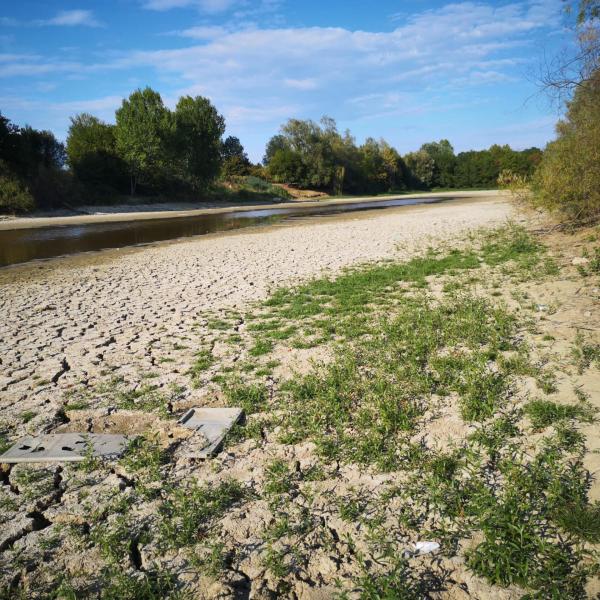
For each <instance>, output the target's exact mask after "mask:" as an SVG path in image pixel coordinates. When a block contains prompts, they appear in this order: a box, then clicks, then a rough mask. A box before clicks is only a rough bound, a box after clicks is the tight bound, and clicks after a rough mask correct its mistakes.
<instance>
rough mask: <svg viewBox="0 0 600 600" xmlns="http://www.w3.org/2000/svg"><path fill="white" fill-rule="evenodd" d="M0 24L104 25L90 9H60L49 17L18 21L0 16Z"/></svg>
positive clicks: (21, 25) (38, 25)
mask: <svg viewBox="0 0 600 600" xmlns="http://www.w3.org/2000/svg"><path fill="white" fill-rule="evenodd" d="M0 25H2V26H4V27H31V26H33V27H46V26H52V27H104V24H103V23H102V22H101V21H99V20H98V19H96V17H95V16H94V13H93V11H91V10H80V9H78V10H62V11H60V12H58V13H57V14H56V15H55V16H54V17H51V18H49V19H35V20H33V21H18V20H17V19H13V18H10V17H0Z"/></svg>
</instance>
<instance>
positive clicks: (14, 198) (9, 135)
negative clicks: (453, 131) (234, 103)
mask: <svg viewBox="0 0 600 600" xmlns="http://www.w3.org/2000/svg"><path fill="white" fill-rule="evenodd" d="M541 160H542V151H541V150H540V149H538V148H529V149H527V150H523V151H517V150H513V149H511V148H510V147H509V146H499V145H493V146H491V147H490V148H489V149H488V150H478V151H469V152H460V153H458V154H456V153H455V152H454V149H453V147H452V145H451V144H450V142H449V141H448V140H440V141H439V142H431V143H427V144H423V146H421V148H420V149H419V150H417V151H415V152H410V153H408V154H406V155H404V156H402V155H400V153H399V152H398V151H397V150H396V149H395V148H393V147H392V146H391V145H390V144H388V143H387V142H386V141H385V140H375V139H372V138H368V139H367V140H365V142H364V143H363V144H361V145H358V144H357V143H356V140H355V138H354V137H353V136H352V135H351V133H350V132H349V131H346V132H344V133H340V132H339V131H338V129H337V126H336V123H335V121H334V120H333V119H331V118H328V117H323V118H322V119H321V121H320V122H319V123H316V122H314V121H310V120H298V119H290V120H289V121H288V122H287V123H285V124H284V125H283V126H282V127H281V129H280V132H279V133H278V134H277V135H274V136H273V137H272V138H271V139H270V140H269V142H268V144H267V147H266V151H265V156H264V159H263V162H262V164H252V163H251V161H250V160H249V159H248V156H247V154H246V152H245V150H244V148H243V146H242V144H241V143H240V140H239V139H237V138H236V137H233V136H229V137H225V119H224V118H223V116H222V115H220V114H219V112H218V111H217V109H216V108H215V107H214V106H213V105H212V104H211V102H210V101H209V100H208V99H206V98H203V97H200V96H197V97H195V98H192V97H190V96H185V97H182V98H180V99H179V102H178V103H177V106H176V107H175V109H174V110H170V109H169V108H167V107H166V106H165V105H164V103H163V101H162V98H161V96H160V94H159V93H158V92H156V91H154V90H152V89H150V88H145V89H143V90H142V89H139V90H136V91H135V92H133V93H132V94H131V95H130V96H129V98H127V99H125V100H123V103H122V105H121V106H120V108H119V109H117V111H116V113H115V123H114V124H109V123H105V122H103V121H101V120H100V119H98V118H97V117H95V116H93V115H90V114H86V113H83V114H79V115H76V116H74V117H72V118H71V126H70V128H69V132H68V137H67V140H66V144H63V143H61V142H60V141H58V140H57V139H56V137H55V136H54V135H53V134H52V133H51V132H50V131H39V130H36V129H33V128H32V127H29V126H24V127H19V126H17V125H15V124H14V123H11V121H10V120H9V119H8V118H6V117H5V116H2V115H1V114H0V211H1V212H27V211H31V210H33V209H35V208H43V209H50V208H57V207H61V206H74V205H77V204H98V203H111V202H118V201H122V200H123V197H124V196H126V195H129V196H141V197H143V198H145V199H146V200H147V201H149V200H151V199H162V200H167V199H172V200H182V199H186V200H202V199H204V198H207V197H211V198H219V197H220V196H222V195H226V194H231V185H229V186H226V185H224V184H225V183H229V182H232V181H233V182H236V183H237V188H235V189H236V190H237V191H238V192H239V193H238V194H237V196H239V197H240V198H241V199H244V198H246V197H254V195H256V194H258V195H259V196H262V197H277V196H279V197H285V195H286V192H285V190H284V189H282V188H281V187H279V186H274V185H272V184H289V185H291V186H295V187H298V188H306V189H315V190H319V191H323V192H327V193H329V194H332V195H341V194H380V193H386V192H401V191H406V190H430V189H434V188H449V189H453V188H454V189H458V188H493V187H496V185H497V181H498V177H499V176H500V174H501V173H503V172H510V173H512V174H515V175H517V176H519V177H521V178H523V179H528V178H530V177H531V176H532V174H533V173H534V172H535V170H536V168H537V166H538V164H539V163H540V162H541Z"/></svg>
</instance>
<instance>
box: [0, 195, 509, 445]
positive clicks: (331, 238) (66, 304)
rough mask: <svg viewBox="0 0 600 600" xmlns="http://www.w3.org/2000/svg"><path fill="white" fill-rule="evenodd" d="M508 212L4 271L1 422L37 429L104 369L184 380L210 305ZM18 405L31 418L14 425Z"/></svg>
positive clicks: (428, 217)
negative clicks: (74, 391) (65, 399)
mask: <svg viewBox="0 0 600 600" xmlns="http://www.w3.org/2000/svg"><path fill="white" fill-rule="evenodd" d="M510 212H511V209H510V207H509V205H508V204H507V203H506V202H505V201H503V200H501V199H497V198H491V199H488V200H485V201H482V200H480V199H479V200H477V201H465V202H463V203H460V204H453V205H430V206H418V207H407V208H401V209H393V210H386V211H385V212H381V211H380V212H375V211H374V212H372V213H361V214H354V215H352V216H346V217H342V218H334V219H331V218H329V219H321V220H307V221H304V222H300V223H295V224H293V225H288V226H283V227H275V228H269V229H261V230H256V231H254V232H251V233H248V231H247V230H246V232H243V233H242V232H239V233H234V234H230V235H225V236H207V237H203V238H196V239H193V240H186V241H181V242H176V243H170V244H163V245H157V246H151V247H146V248H138V249H130V250H126V251H107V252H102V253H96V254H92V255H87V256H78V257H72V258H67V259H59V260H54V261H49V262H43V263H32V264H30V265H26V266H23V267H18V268H10V269H5V270H2V271H0V310H1V312H2V316H3V318H2V322H1V324H0V356H1V357H2V375H1V376H0V396H1V405H0V410H1V414H0V418H3V419H6V420H7V421H10V422H12V423H16V424H17V431H13V432H11V437H12V435H14V434H17V433H23V432H24V431H23V430H24V429H25V428H27V430H30V431H40V429H43V428H44V427H45V426H46V425H47V424H50V423H51V422H52V419H53V418H54V416H55V413H56V410H57V407H58V406H60V405H61V403H62V397H63V395H64V393H65V391H66V390H68V389H69V388H71V387H73V386H76V385H81V384H82V383H83V384H86V383H89V384H92V383H94V382H95V381H97V380H98V379H102V378H103V377H104V376H105V375H106V373H107V372H108V370H109V369H112V370H113V375H115V374H116V375H122V376H123V377H125V378H126V379H129V380H130V379H136V380H139V377H140V373H144V372H149V371H152V372H153V373H155V375H156V376H157V377H159V379H158V380H159V381H160V382H161V383H164V384H167V383H172V382H175V383H177V382H184V383H188V382H187V380H186V379H187V378H186V376H185V370H186V369H187V367H188V366H189V365H190V364H191V362H192V360H193V355H194V352H195V350H196V349H197V348H198V345H199V343H201V340H202V335H203V323H205V321H206V318H207V316H208V315H209V314H210V313H212V312H214V311H219V310H222V309H226V308H233V307H237V308H240V307H242V306H244V305H246V304H248V303H249V302H252V301H255V300H258V299H261V298H264V297H265V296H266V295H267V293H268V291H269V290H271V289H273V288H275V287H278V286H280V285H282V284H286V283H290V282H294V281H298V280H301V279H303V278H307V277H310V276H313V275H317V274H318V273H320V272H321V271H323V270H328V271H332V272H335V271H338V270H339V269H341V268H343V267H346V266H348V265H352V264H355V263H360V262H364V261H370V260H377V259H382V258H389V257H392V256H407V255H410V254H411V252H413V251H414V249H416V248H422V247H423V246H424V245H427V243H428V241H429V240H430V239H436V240H440V239H446V238H451V237H453V236H455V235H459V234H460V233H461V232H464V231H465V230H468V229H472V228H477V227H480V226H484V225H494V224H496V223H500V222H501V221H503V220H505V219H506V217H507V216H508V215H509V214H510ZM23 411H32V412H35V413H36V415H37V416H36V417H35V419H34V420H33V421H30V422H29V423H27V425H25V424H22V423H20V420H19V419H16V420H15V419H14V416H15V413H16V414H20V413H21V412H23Z"/></svg>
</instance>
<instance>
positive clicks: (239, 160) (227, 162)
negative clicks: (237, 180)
mask: <svg viewBox="0 0 600 600" xmlns="http://www.w3.org/2000/svg"><path fill="white" fill-rule="evenodd" d="M221 160H222V167H221V173H222V175H223V176H224V177H226V178H228V177H235V176H240V175H248V174H249V173H250V167H251V163H250V161H249V160H248V155H247V154H246V152H245V150H244V146H242V143H241V142H240V140H239V139H238V138H236V137H234V136H232V135H230V136H229V137H228V138H226V139H225V140H224V141H223V143H222V144H221Z"/></svg>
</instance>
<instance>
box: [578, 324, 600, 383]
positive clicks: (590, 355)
mask: <svg viewBox="0 0 600 600" xmlns="http://www.w3.org/2000/svg"><path fill="white" fill-rule="evenodd" d="M571 356H572V358H573V362H574V364H575V366H576V367H577V371H578V373H579V374H580V375H581V374H583V373H584V371H585V370H586V369H589V368H590V366H592V365H595V366H596V368H598V369H600V344H595V343H591V342H589V341H588V340H586V338H585V336H584V335H583V334H582V333H581V332H578V333H577V336H576V337H575V341H574V343H573V346H572V347H571Z"/></svg>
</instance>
